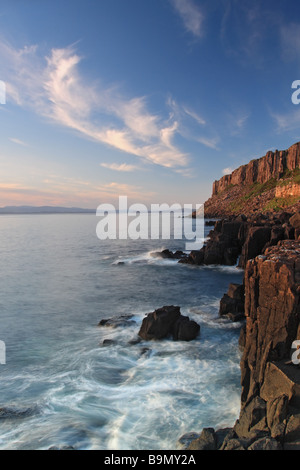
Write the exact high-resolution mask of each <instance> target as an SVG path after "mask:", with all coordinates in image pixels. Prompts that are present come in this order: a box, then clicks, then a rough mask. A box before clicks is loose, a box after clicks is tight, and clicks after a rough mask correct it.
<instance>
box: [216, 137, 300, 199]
mask: <svg viewBox="0 0 300 470" xmlns="http://www.w3.org/2000/svg"><path fill="white" fill-rule="evenodd" d="M296 168H300V142H298V143H296V144H294V145H292V146H291V147H290V148H289V149H288V150H280V151H278V150H276V151H275V152H271V151H270V152H267V154H266V155H265V156H264V157H261V158H258V159H256V160H251V162H249V163H248V164H247V165H243V166H240V167H239V168H237V169H236V170H234V171H233V172H232V173H231V174H230V175H225V176H223V177H222V178H221V179H220V180H218V181H215V182H214V183H213V196H214V195H217V194H219V193H220V192H221V191H224V189H226V188H228V186H230V185H251V184H253V183H266V182H267V181H269V180H270V179H271V178H275V179H279V178H281V177H282V176H283V174H284V172H285V171H286V170H295V169H296Z"/></svg>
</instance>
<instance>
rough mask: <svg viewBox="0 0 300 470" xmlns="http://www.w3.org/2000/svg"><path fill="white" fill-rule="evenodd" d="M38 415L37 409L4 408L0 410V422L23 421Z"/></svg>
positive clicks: (33, 407)
mask: <svg viewBox="0 0 300 470" xmlns="http://www.w3.org/2000/svg"><path fill="white" fill-rule="evenodd" d="M36 413H38V407H37V406H32V407H28V408H19V407H15V406H7V407H6V406H5V407H1V408H0V420H6V419H24V418H28V417H30V416H32V415H34V414H36Z"/></svg>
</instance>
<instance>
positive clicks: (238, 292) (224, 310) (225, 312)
mask: <svg viewBox="0 0 300 470" xmlns="http://www.w3.org/2000/svg"><path fill="white" fill-rule="evenodd" d="M244 308H245V306H244V285H243V284H233V283H231V284H229V288H228V292H227V294H224V296H223V297H222V299H221V301H220V310H219V315H221V316H226V317H227V318H229V319H230V320H231V321H234V322H236V321H240V320H243V319H244V317H245V315H244Z"/></svg>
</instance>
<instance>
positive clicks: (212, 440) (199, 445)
mask: <svg viewBox="0 0 300 470" xmlns="http://www.w3.org/2000/svg"><path fill="white" fill-rule="evenodd" d="M187 450H217V441H216V436H215V431H214V429H213V428H204V429H203V431H202V432H201V434H200V436H199V437H198V438H197V439H194V440H193V441H192V442H191V443H190V445H189V446H188V448H187Z"/></svg>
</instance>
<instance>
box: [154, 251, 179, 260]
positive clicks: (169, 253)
mask: <svg viewBox="0 0 300 470" xmlns="http://www.w3.org/2000/svg"><path fill="white" fill-rule="evenodd" d="M151 255H152V256H153V257H158V258H164V259H182V258H185V257H186V256H187V255H186V254H185V253H184V252H183V251H180V250H177V251H175V253H173V252H172V251H171V250H168V249H166V250H162V251H154V252H153V253H151Z"/></svg>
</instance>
